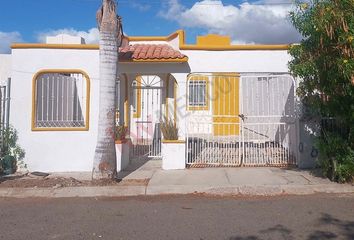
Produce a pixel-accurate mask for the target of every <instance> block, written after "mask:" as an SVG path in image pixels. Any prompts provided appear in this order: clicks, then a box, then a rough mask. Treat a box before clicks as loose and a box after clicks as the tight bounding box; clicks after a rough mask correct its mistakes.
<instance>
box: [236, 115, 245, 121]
mask: <svg viewBox="0 0 354 240" xmlns="http://www.w3.org/2000/svg"><path fill="white" fill-rule="evenodd" d="M238 116H239V117H240V118H241V119H242V121H245V118H246V116H245V115H243V114H239V115H238Z"/></svg>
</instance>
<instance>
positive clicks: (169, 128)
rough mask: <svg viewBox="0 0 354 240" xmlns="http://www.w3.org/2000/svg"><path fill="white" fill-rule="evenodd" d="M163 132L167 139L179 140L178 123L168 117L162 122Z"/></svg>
mask: <svg viewBox="0 0 354 240" xmlns="http://www.w3.org/2000/svg"><path fill="white" fill-rule="evenodd" d="M161 132H162V135H163V138H164V139H165V140H178V128H177V126H176V124H175V123H174V121H172V120H168V119H167V118H166V117H165V118H164V120H163V122H162V123H161Z"/></svg>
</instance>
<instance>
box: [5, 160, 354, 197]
mask: <svg viewBox="0 0 354 240" xmlns="http://www.w3.org/2000/svg"><path fill="white" fill-rule="evenodd" d="M52 176H53V177H58V176H59V177H73V178H75V179H78V180H81V181H82V180H90V178H91V173H89V172H84V173H55V174H52ZM119 178H121V179H122V181H121V184H119V185H117V186H104V187H64V188H36V189H33V188H27V189H24V188H9V189H1V188H0V197H20V198H21V197H100V196H105V197H120V196H139V195H161V194H195V193H198V194H212V195H222V196H225V195H252V196H274V195H283V194H295V195H302V194H314V193H354V186H353V185H350V184H337V183H333V182H330V181H329V180H328V179H323V178H319V177H315V176H313V175H312V174H311V173H310V172H309V171H304V170H298V169H292V170H287V169H280V168H200V169H185V170H169V171H165V170H162V169H161V161H159V160H150V161H147V162H144V161H141V162H140V161H136V162H134V163H133V164H131V165H130V166H129V167H128V168H127V169H126V170H125V171H123V172H120V173H119ZM134 182H135V183H144V184H127V183H134Z"/></svg>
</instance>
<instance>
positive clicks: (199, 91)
mask: <svg viewBox="0 0 354 240" xmlns="http://www.w3.org/2000/svg"><path fill="white" fill-rule="evenodd" d="M188 104H189V106H192V107H204V106H207V81H204V80H193V81H189V83H188Z"/></svg>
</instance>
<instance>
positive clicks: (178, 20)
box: [0, 0, 299, 53]
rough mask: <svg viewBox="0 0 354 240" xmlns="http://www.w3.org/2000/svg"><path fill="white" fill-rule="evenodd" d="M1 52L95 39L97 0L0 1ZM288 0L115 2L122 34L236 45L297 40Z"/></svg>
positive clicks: (120, 0) (98, 3) (155, 0)
mask: <svg viewBox="0 0 354 240" xmlns="http://www.w3.org/2000/svg"><path fill="white" fill-rule="evenodd" d="M0 2H1V3H0V53H1V52H7V51H8V46H7V45H9V42H14V41H16V42H18V41H24V42H40V41H44V37H45V36H47V35H54V34H58V33H62V32H65V33H68V32H69V33H71V34H72V35H81V36H84V37H86V38H89V39H90V40H89V41H88V42H96V41H97V31H95V29H94V28H95V27H96V20H95V14H96V11H97V9H98V7H99V6H100V4H101V0H60V1H58V0H8V1H7V0H0ZM288 3H289V0H264V1H257V2H254V1H249V2H246V1H238V0H223V1H221V0H201V1H193V0H118V4H119V7H118V12H119V15H121V16H122V17H123V21H124V22H123V24H124V32H125V33H126V34H128V35H130V36H133V35H134V36H136V35H168V34H170V33H172V32H174V31H175V30H177V29H181V28H182V29H185V30H186V32H187V41H188V42H193V41H194V39H195V36H196V35H198V34H199V35H200V34H207V33H218V34H225V35H226V34H227V35H230V36H231V37H232V40H233V41H234V42H236V43H280V42H284V43H285V42H295V41H298V40H299V35H298V34H297V32H296V31H295V30H294V29H293V28H292V26H291V24H290V23H289V21H288V19H287V17H286V15H287V12H288V11H289V8H290V7H291V5H290V4H288Z"/></svg>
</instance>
